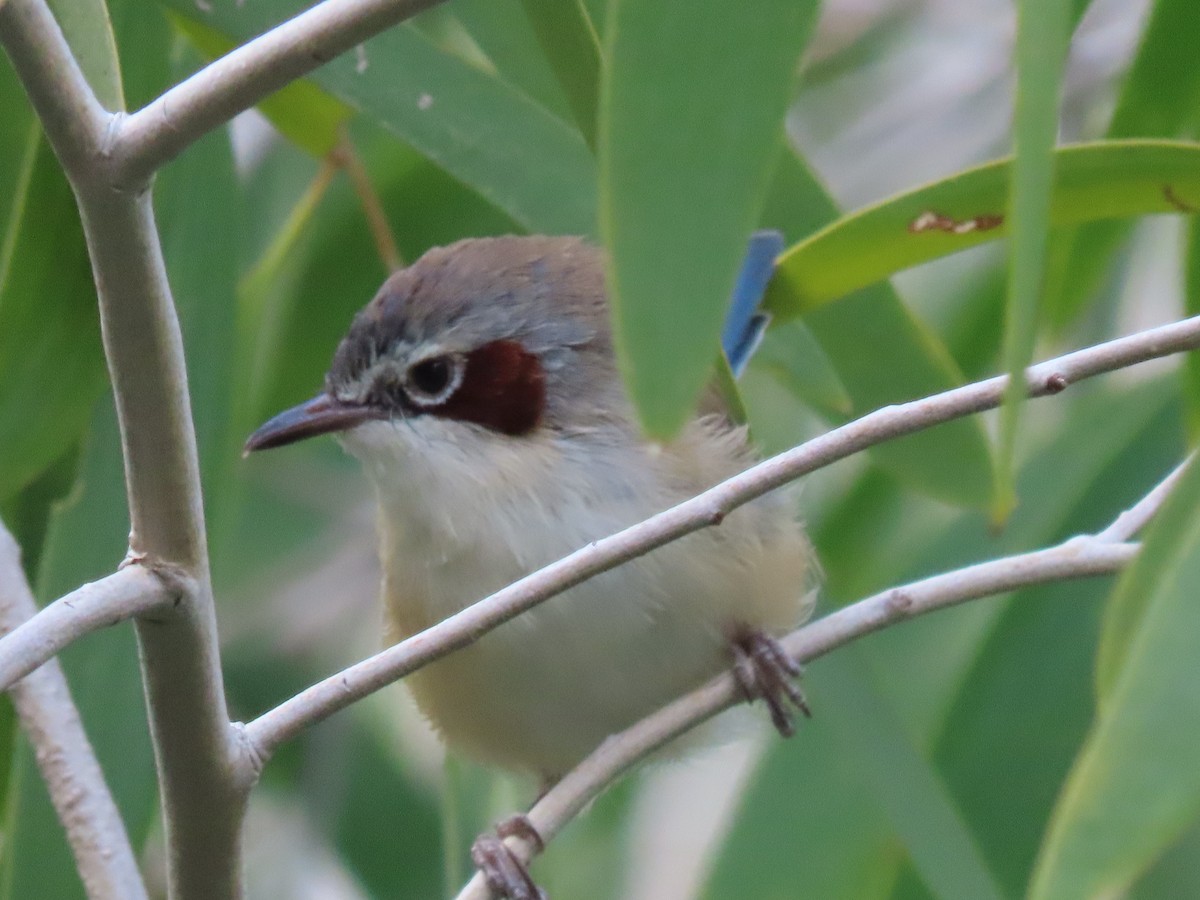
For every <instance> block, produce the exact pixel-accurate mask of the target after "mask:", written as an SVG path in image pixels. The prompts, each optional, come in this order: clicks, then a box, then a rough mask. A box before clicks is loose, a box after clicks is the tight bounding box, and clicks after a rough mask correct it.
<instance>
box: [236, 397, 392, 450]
mask: <svg viewBox="0 0 1200 900" xmlns="http://www.w3.org/2000/svg"><path fill="white" fill-rule="evenodd" d="M378 418H380V413H379V411H378V410H376V409H373V408H372V407H370V406H361V405H358V404H353V403H346V402H344V401H342V400H338V399H337V398H336V397H331V396H330V395H329V394H320V395H318V396H316V397H313V398H312V399H311V400H309V401H307V402H305V403H301V404H300V405H299V406H293V407H292V408H291V409H289V410H285V411H284V412H281V413H280V414H279V415H277V416H276V417H275V418H273V419H271V420H270V421H269V422H267V423H266V424H264V425H263V426H262V427H261V428H259V429H258V431H256V432H254V434H252V435H250V437H249V438H248V439H247V440H246V446H245V447H244V448H243V449H242V455H243V456H246V455H249V454H250V453H253V452H254V451H255V450H269V449H270V448H272V447H282V446H283V445H284V444H292V443H295V442H296V441H302V440H304V439H305V438H310V437H315V436H316V435H318V434H328V433H329V432H331V431H345V430H346V429H347V428H353V427H354V426H355V425H360V424H362V423H363V422H366V421H368V420H369V419H378Z"/></svg>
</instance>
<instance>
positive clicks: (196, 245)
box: [155, 129, 246, 547]
mask: <svg viewBox="0 0 1200 900" xmlns="http://www.w3.org/2000/svg"><path fill="white" fill-rule="evenodd" d="M242 212H243V210H242V204H241V194H240V186H239V184H238V178H237V174H236V172H235V171H234V163H233V148H232V147H231V146H230V142H229V132H228V131H227V130H226V129H218V130H216V131H214V132H211V133H210V134H208V135H206V136H205V137H203V138H201V139H200V140H199V141H197V142H196V143H195V144H193V145H192V146H191V147H189V148H188V149H187V151H185V152H184V153H183V155H182V156H180V158H179V159H178V160H177V161H176V162H175V163H174V164H173V165H172V166H171V167H170V168H169V169H167V170H166V171H165V172H163V173H162V175H161V176H160V178H159V181H158V185H157V190H156V193H155V213H156V215H157V218H158V221H159V223H160V231H161V234H162V241H163V257H164V259H165V261H166V266H167V274H168V275H169V276H170V281H171V291H172V294H173V296H174V298H175V307H176V310H177V312H178V315H179V324H180V329H181V330H182V332H183V340H184V351H185V352H184V356H185V359H186V360H187V369H188V389H189V393H190V395H191V407H192V420H193V423H194V427H195V430H196V444H197V450H198V452H199V456H200V476H201V482H202V485H203V488H204V505H205V510H206V512H207V513H208V519H209V521H210V522H211V523H212V527H213V529H214V531H215V532H219V531H220V529H221V526H222V525H223V524H224V523H223V522H221V521H219V519H220V516H221V514H222V512H223V510H224V509H225V507H224V504H223V501H224V499H225V497H224V495H225V491H226V489H227V487H228V485H229V482H230V480H231V478H232V477H233V469H234V467H236V466H237V465H238V464H239V463H240V461H241V460H240V453H239V450H240V447H241V441H242V436H241V435H237V434H231V433H230V431H229V428H230V425H231V424H232V416H231V410H232V408H233V406H234V397H235V395H240V394H241V393H242V392H243V391H244V390H245V389H246V385H245V380H246V374H245V373H244V372H241V371H239V370H238V369H237V368H235V365H234V363H235V359H236V350H237V344H238V342H237V336H236V328H235V325H236V320H237V301H236V298H237V279H238V271H239V255H240V254H239V251H240V249H241V246H242V240H241V233H242V227H241V225H242V218H243V216H242ZM215 546H217V547H219V546H220V545H219V543H217V544H216V545H215Z"/></svg>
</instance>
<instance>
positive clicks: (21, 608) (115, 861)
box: [0, 0, 146, 900]
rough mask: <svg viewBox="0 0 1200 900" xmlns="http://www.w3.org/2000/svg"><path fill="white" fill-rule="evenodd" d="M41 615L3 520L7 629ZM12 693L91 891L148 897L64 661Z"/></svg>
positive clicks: (112, 897)
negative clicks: (73, 697) (73, 694)
mask: <svg viewBox="0 0 1200 900" xmlns="http://www.w3.org/2000/svg"><path fill="white" fill-rule="evenodd" d="M10 2H11V0H10ZM36 612H37V603H35V602H34V599H33V594H32V592H31V591H30V590H29V582H27V581H26V580H25V573H24V572H23V571H22V570H21V551H20V548H18V547H17V542H16V541H15V540H13V537H12V535H11V534H9V533H8V529H6V528H5V527H4V524H3V523H0V634H4V633H7V632H11V631H12V629H14V628H15V627H17V626H18V625H19V624H20V623H21V622H24V621H25V620H27V619H28V618H29V617H30V616H32V615H33V614H34V613H36ZM12 698H13V705H14V706H16V709H17V715H18V717H19V718H20V720H21V727H22V728H23V729H24V730H25V734H26V735H27V736H28V738H29V741H30V743H31V744H32V745H33V750H34V756H35V758H36V760H37V764H38V768H39V769H40V770H41V773H42V778H43V779H44V780H45V782H46V788H47V790H48V791H49V793H50V800H51V802H52V803H53V804H54V809H55V811H56V812H57V813H58V818H59V820H60V821H61V822H62V824H63V828H64V829H65V830H66V833H67V842H68V843H69V844H70V845H71V852H72V854H74V856H75V865H76V867H77V868H78V870H79V876H80V878H82V879H83V884H84V887H85V888H86V889H87V893H88V896H89V897H92V898H104V900H139V898H143V897H145V896H146V888H145V886H144V885H143V884H142V876H141V872H140V871H139V870H138V865H137V859H136V858H135V857H134V855H133V849H132V848H131V847H130V845H129V836H128V835H127V834H126V832H125V825H124V823H123V822H122V821H121V814H120V813H119V812H118V811H117V806H116V804H115V803H114V802H113V798H112V795H111V794H110V793H109V791H108V785H106V784H105V783H104V774H103V773H102V772H101V771H100V764H99V763H98V762H97V761H96V755H95V754H94V753H93V752H92V745H91V744H90V743H89V742H88V738H87V733H86V732H85V731H84V730H83V723H82V722H80V720H79V712H78V710H76V708H75V703H74V702H73V701H72V700H71V694H70V691H69V689H68V687H67V679H66V678H65V677H64V676H63V671H62V667H61V666H60V665H59V663H58V660H53V661H51V662H50V663H48V664H47V665H44V666H42V667H41V668H40V669H38V670H37V671H36V672H33V673H32V674H30V675H29V676H28V677H27V678H25V679H24V680H23V681H21V682H19V683H18V684H17V685H15V686H14V687H13V689H12Z"/></svg>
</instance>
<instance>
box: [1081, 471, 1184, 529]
mask: <svg viewBox="0 0 1200 900" xmlns="http://www.w3.org/2000/svg"><path fill="white" fill-rule="evenodd" d="M1195 458H1196V456H1195V454H1192V455H1191V456H1189V457H1188V458H1187V459H1185V460H1184V461H1183V462H1181V463H1180V464H1179V465H1178V466H1176V467H1175V469H1173V470H1172V472H1171V474H1170V475H1168V476H1167V477H1166V478H1164V479H1163V480H1162V481H1160V482H1159V483H1158V484H1157V485H1155V486H1154V490H1152V491H1150V493H1148V494H1146V496H1145V497H1143V498H1142V499H1141V500H1139V501H1138V502H1137V503H1136V504H1134V505H1133V506H1131V507H1130V508H1129V509H1127V510H1125V512H1123V513H1121V514H1120V515H1119V516H1117V518H1116V520H1115V521H1114V522H1113V523H1112V524H1111V525H1109V526H1108V527H1107V528H1105V529H1104V530H1103V531H1102V532H1100V533H1099V534H1098V535H1096V539H1097V540H1101V541H1113V542H1118V541H1127V540H1129V539H1130V538H1131V537H1133V536H1134V535H1135V534H1137V533H1138V532H1139V531H1141V530H1142V529H1143V528H1145V527H1146V525H1148V524H1149V523H1150V520H1151V519H1153V518H1154V516H1155V514H1156V513H1157V512H1158V511H1159V509H1161V508H1162V505H1163V503H1165V502H1166V499H1167V497H1168V495H1170V493H1171V491H1172V490H1173V489H1174V487H1175V485H1176V484H1177V483H1178V482H1179V479H1180V478H1181V477H1183V473H1184V471H1185V470H1186V469H1187V467H1188V466H1189V465H1190V464H1191V463H1192V461H1193V460H1194V459H1195Z"/></svg>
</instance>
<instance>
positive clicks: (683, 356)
mask: <svg viewBox="0 0 1200 900" xmlns="http://www.w3.org/2000/svg"><path fill="white" fill-rule="evenodd" d="M816 7H817V4H816V3H814V2H795V0H769V2H765V3H760V4H758V5H756V7H755V10H754V15H730V10H729V7H728V5H726V4H723V3H719V2H714V0H705V2H687V0H670V2H661V0H617V2H615V3H614V5H613V7H612V9H611V10H610V16H611V19H610V22H609V38H610V41H609V45H608V48H607V52H606V57H607V60H608V67H607V69H606V70H605V78H604V86H603V95H602V100H601V113H600V115H601V128H600V147H599V158H600V181H601V186H600V224H601V231H602V233H603V235H604V239H605V243H606V244H607V246H608V249H609V254H610V256H609V267H608V276H609V278H608V286H609V295H610V299H611V302H612V307H613V318H614V326H615V329H614V331H615V334H614V337H615V340H616V346H617V356H618V360H619V361H620V364H621V368H622V371H623V373H624V376H625V383H626V384H627V385H628V387H629V391H630V395H631V397H632V399H633V401H634V403H635V405H636V406H637V408H638V412H639V414H640V416H641V419H642V423H643V425H644V426H645V427H646V429H647V431H648V432H649V433H651V434H653V435H656V436H658V437H666V436H669V435H671V434H674V433H675V431H677V430H678V428H679V427H680V426H681V425H682V424H683V422H684V421H685V420H686V419H687V417H688V415H689V414H690V412H691V409H692V406H693V404H694V403H695V401H696V398H697V396H698V395H699V393H700V390H701V388H702V387H703V386H704V384H705V382H706V380H707V379H708V376H709V371H710V366H711V363H712V359H713V355H714V348H715V347H716V346H717V336H718V335H719V334H720V331H721V323H722V321H723V319H724V315H725V308H726V304H727V302H728V298H729V295H730V291H731V290H732V288H733V283H734V278H735V276H736V274H737V271H738V265H739V264H740V262H741V259H742V254H743V252H744V249H745V241H746V238H747V236H748V235H749V233H750V231H751V229H752V228H753V226H754V224H755V222H756V221H757V219H758V214H759V209H760V207H761V204H762V201H763V199H764V197H765V194H766V189H767V184H768V181H769V179H770V176H771V172H772V167H773V164H774V162H775V158H776V157H777V155H778V151H779V149H780V146H781V142H782V128H781V126H782V122H783V116H784V113H785V111H786V109H787V104H788V102H789V100H790V99H791V94H792V86H793V73H794V71H795V68H796V62H797V59H798V58H799V55H800V51H801V50H802V49H803V47H804V43H805V39H806V37H807V35H808V32H809V29H810V26H811V24H812V22H813V20H814V18H815V13H816Z"/></svg>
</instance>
